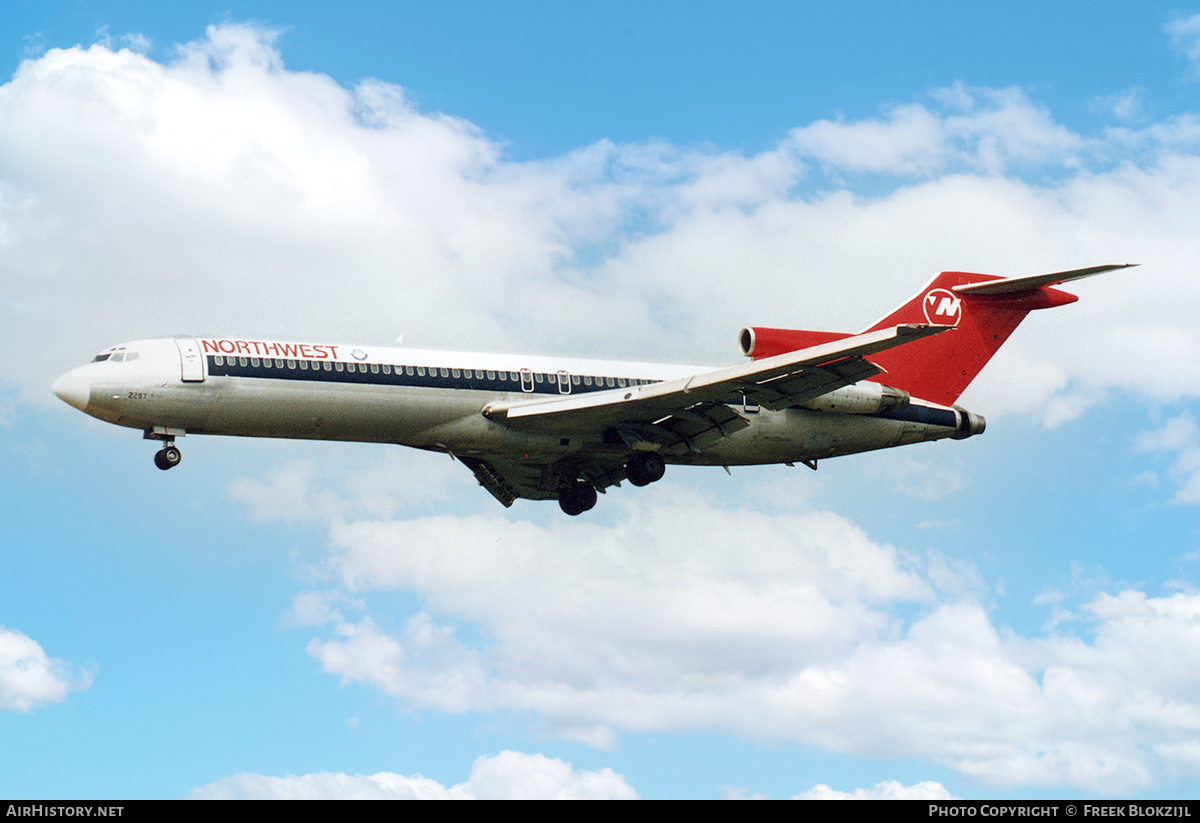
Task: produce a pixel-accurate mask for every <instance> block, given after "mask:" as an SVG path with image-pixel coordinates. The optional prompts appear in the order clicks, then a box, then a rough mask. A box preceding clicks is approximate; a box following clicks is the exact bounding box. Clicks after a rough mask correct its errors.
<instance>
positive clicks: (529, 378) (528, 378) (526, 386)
mask: <svg viewBox="0 0 1200 823" xmlns="http://www.w3.org/2000/svg"><path fill="white" fill-rule="evenodd" d="M521 391H533V371H532V370H530V369H521Z"/></svg>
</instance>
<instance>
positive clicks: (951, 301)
mask: <svg viewBox="0 0 1200 823" xmlns="http://www.w3.org/2000/svg"><path fill="white" fill-rule="evenodd" d="M921 307H922V308H923V309H924V310H925V319H926V320H927V321H929V323H930V324H932V325H935V326H957V325H958V321H959V320H961V319H962V298H961V297H959V296H958V295H957V294H955V293H954V292H952V291H950V290H949V289H931V290H930V291H929V293H928V294H926V295H925V299H924V300H923V301H922V302H921Z"/></svg>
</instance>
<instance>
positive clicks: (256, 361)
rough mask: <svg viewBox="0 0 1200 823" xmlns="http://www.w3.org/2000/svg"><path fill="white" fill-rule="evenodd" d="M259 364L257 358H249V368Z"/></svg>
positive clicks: (259, 361)
mask: <svg viewBox="0 0 1200 823" xmlns="http://www.w3.org/2000/svg"><path fill="white" fill-rule="evenodd" d="M261 363H262V361H261V360H259V359H258V358H257V357H251V358H250V365H251V366H258V365H260V364H261Z"/></svg>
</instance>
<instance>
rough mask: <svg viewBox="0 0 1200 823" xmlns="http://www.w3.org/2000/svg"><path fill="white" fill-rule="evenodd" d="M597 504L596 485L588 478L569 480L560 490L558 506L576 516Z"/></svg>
mask: <svg viewBox="0 0 1200 823" xmlns="http://www.w3.org/2000/svg"><path fill="white" fill-rule="evenodd" d="M595 505H596V487H595V486H593V485H592V484H591V483H588V482H587V481H586V480H568V481H567V482H565V483H563V484H562V486H561V487H560V488H559V490H558V506H559V508H561V509H562V510H563V511H564V512H565V513H566V514H569V515H571V516H572V517H574V516H575V515H577V514H583V513H584V512H585V511H587V510H588V509H590V508H592V507H593V506H595Z"/></svg>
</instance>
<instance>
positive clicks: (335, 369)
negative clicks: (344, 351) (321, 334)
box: [333, 360, 346, 371]
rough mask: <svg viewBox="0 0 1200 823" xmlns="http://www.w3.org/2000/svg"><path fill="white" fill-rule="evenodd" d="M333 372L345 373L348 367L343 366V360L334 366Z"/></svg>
mask: <svg viewBox="0 0 1200 823" xmlns="http://www.w3.org/2000/svg"><path fill="white" fill-rule="evenodd" d="M333 370H334V371H345V370H346V367H345V366H344V365H342V361H341V360H338V361H337V362H336V363H334V364H333Z"/></svg>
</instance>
